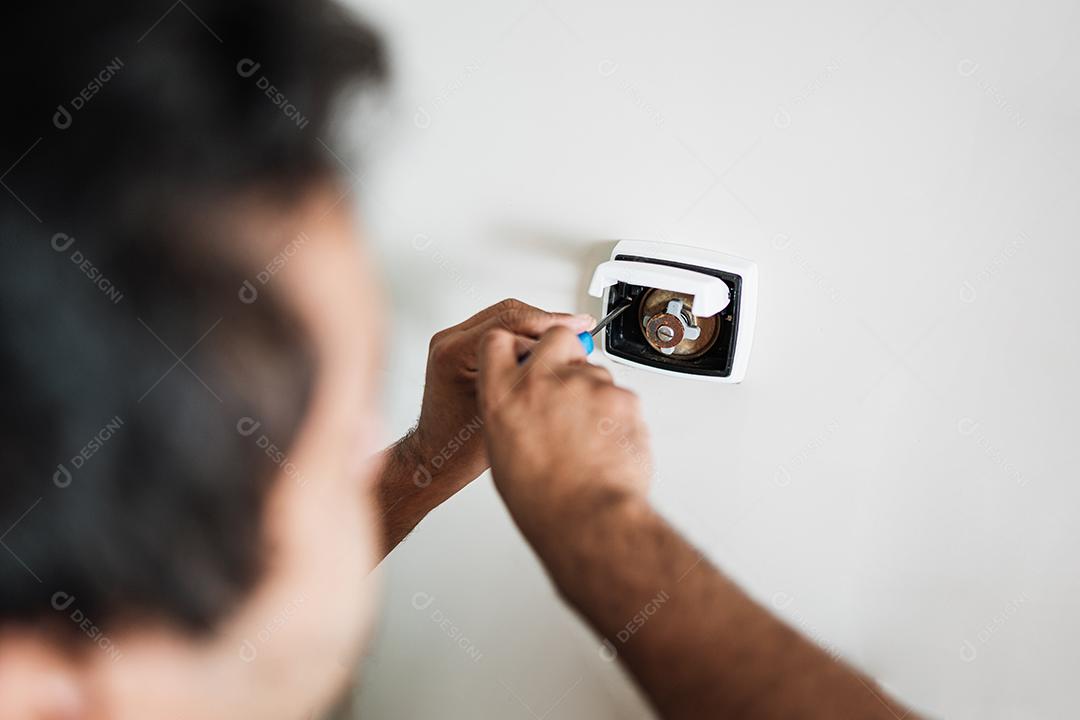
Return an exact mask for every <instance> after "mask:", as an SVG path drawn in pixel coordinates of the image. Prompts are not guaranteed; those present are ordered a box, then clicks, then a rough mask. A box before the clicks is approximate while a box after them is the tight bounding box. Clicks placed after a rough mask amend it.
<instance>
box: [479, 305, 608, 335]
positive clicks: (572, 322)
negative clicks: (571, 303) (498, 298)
mask: <svg viewBox="0 0 1080 720" xmlns="http://www.w3.org/2000/svg"><path fill="white" fill-rule="evenodd" d="M495 319H496V321H497V322H498V323H499V325H501V326H502V327H503V328H504V329H506V330H509V331H510V332H512V333H516V334H518V335H524V336H526V337H534V338H537V337H540V336H541V335H543V334H544V333H546V332H547V331H548V330H550V329H551V328H553V327H566V328H569V329H571V330H573V331H574V332H575V333H579V332H584V331H585V330H588V329H589V328H591V327H592V326H593V325H595V324H596V320H594V319H593V318H592V317H591V316H589V315H567V314H565V313H549V312H545V311H543V310H540V309H539V308H534V307H529V306H524V307H520V308H515V309H512V310H507V311H506V312H503V313H500V314H498V315H496V316H495Z"/></svg>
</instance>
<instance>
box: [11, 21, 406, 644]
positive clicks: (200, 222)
mask: <svg viewBox="0 0 1080 720" xmlns="http://www.w3.org/2000/svg"><path fill="white" fill-rule="evenodd" d="M4 15H5V17H4V20H3V22H2V23H0V59H2V64H3V66H4V68H5V70H4V76H5V82H4V96H5V108H4V112H3V113H2V115H3V120H2V131H0V248H2V253H3V254H2V257H0V328H2V335H0V338H2V339H0V387H2V390H3V392H2V394H0V406H2V408H0V418H2V420H0V624H2V623H5V622H29V623H34V622H46V623H50V624H57V622H56V621H57V619H58V618H59V619H61V620H64V618H63V617H62V614H70V613H71V608H77V609H78V610H79V612H80V613H81V617H85V618H87V619H88V620H89V621H90V622H91V623H92V624H93V625H94V626H95V627H98V628H108V627H112V626H115V625H116V624H119V623H122V622H128V621H136V620H140V619H148V620H155V621H159V620H163V621H166V622H170V623H173V624H175V625H177V626H180V627H182V628H184V629H186V630H189V631H192V632H199V631H206V630H210V629H212V628H213V627H215V626H216V624H217V623H218V622H220V620H221V619H222V617H223V616H224V614H225V613H227V612H228V611H229V610H230V609H233V608H234V607H235V606H236V604H237V603H238V602H239V601H240V600H241V599H242V598H244V597H245V595H246V594H247V593H248V592H250V590H251V589H252V587H253V586H254V584H255V583H256V582H257V580H258V579H259V577H260V572H261V571H262V569H263V567H264V566H265V560H266V553H267V546H266V543H265V538H264V536H263V506H264V500H265V497H266V494H267V491H268V488H269V487H270V481H271V479H272V478H273V477H275V476H276V474H281V473H282V472H283V469H282V465H283V464H284V463H283V455H282V454H281V451H278V452H276V453H271V452H268V445H269V444H270V443H272V444H273V445H274V446H275V447H276V448H284V449H285V450H286V451H287V448H288V446H289V443H290V442H291V441H292V439H293V436H294V434H295V432H296V430H297V428H298V427H299V423H300V421H301V419H302V416H303V413H304V410H305V408H306V404H307V399H308V394H309V391H310V387H311V383H312V379H313V377H314V373H315V371H316V368H315V360H314V358H313V355H312V353H311V352H310V349H309V346H308V342H307V339H306V337H305V331H304V327H303V325H302V324H301V323H300V322H299V320H298V319H297V318H296V317H295V316H294V315H293V313H292V311H291V309H290V308H291V306H290V305H289V304H288V303H286V302H285V301H284V300H283V299H282V298H281V297H280V295H281V293H280V290H279V289H278V287H277V285H275V283H274V282H273V279H272V277H264V278H262V281H260V279H258V269H257V267H256V268H254V269H253V267H249V263H248V262H247V261H245V260H243V259H242V258H244V257H246V255H245V253H243V252H238V250H237V245H238V244H240V243H243V242H244V240H243V239H242V237H240V235H239V234H236V233H233V232H231V231H230V228H235V227H236V226H237V225H236V223H234V222H218V221H217V220H216V219H215V218H220V217H228V216H229V214H230V210H231V208H233V207H234V206H235V207H238V206H239V205H238V203H239V200H238V199H239V198H242V197H245V196H250V194H251V193H252V192H257V193H263V194H265V195H267V196H272V197H273V198H274V199H275V202H276V203H277V202H288V201H289V200H293V199H298V198H299V197H300V196H301V195H302V194H303V192H304V191H305V190H310V188H311V187H312V184H313V183H315V182H318V181H320V180H323V179H326V178H328V177H331V176H332V175H333V174H334V172H335V163H336V162H337V160H336V159H335V157H334V156H333V154H332V153H331V151H330V150H329V147H330V145H329V138H328V132H329V129H330V127H329V126H330V120H331V117H332V114H333V112H334V107H335V104H336V103H337V101H338V100H339V98H340V97H341V96H342V94H343V92H344V91H345V90H347V89H351V88H354V87H364V86H368V85H371V84H375V83H378V82H380V81H382V80H383V78H384V77H385V75H386V62H385V54H384V51H383V48H382V45H381V42H380V40H379V38H378V36H377V35H376V33H375V32H374V31H373V30H372V29H371V28H370V27H369V26H367V25H366V24H364V23H363V22H361V21H360V20H358V19H356V18H354V17H352V16H350V15H348V14H347V13H346V12H345V11H343V10H342V9H340V8H339V7H338V6H337V5H336V4H335V3H333V2H329V1H327V0H307V1H302V2H297V1H296V0H237V1H235V2H215V1H213V0H183V1H182V2H179V3H174V2H172V0H156V1H153V2H146V1H145V0H120V1H118V2H110V3H101V4H98V3H61V2H56V1H55V0H37V1H36V2H33V3H16V4H15V5H14V6H12V7H11V8H9V9H7V10H5V12H4ZM300 251H302V248H300ZM266 260H267V261H270V260H272V258H266ZM251 265H254V263H251ZM245 281H246V282H245ZM256 427H257V428H258V429H257V431H255V432H253V430H255V428H256ZM59 624H60V625H62V626H71V625H72V623H70V622H68V621H66V620H64V622H63V623H59Z"/></svg>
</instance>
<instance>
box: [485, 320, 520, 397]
mask: <svg viewBox="0 0 1080 720" xmlns="http://www.w3.org/2000/svg"><path fill="white" fill-rule="evenodd" d="M517 342H518V338H516V337H515V336H514V334H513V333H510V332H507V331H505V330H491V331H489V332H488V333H486V334H485V335H484V337H483V339H482V340H481V341H480V352H479V365H480V377H479V380H478V383H477V391H478V393H479V400H480V406H481V407H485V406H487V407H490V406H491V404H493V403H494V402H498V401H499V399H501V398H502V397H504V396H505V395H506V394H507V393H508V392H509V391H510V389H511V388H512V387H513V386H514V383H515V381H516V379H517V375H518V372H519V368H518V361H517V359H518V353H517V350H516V349H515V348H516V346H517Z"/></svg>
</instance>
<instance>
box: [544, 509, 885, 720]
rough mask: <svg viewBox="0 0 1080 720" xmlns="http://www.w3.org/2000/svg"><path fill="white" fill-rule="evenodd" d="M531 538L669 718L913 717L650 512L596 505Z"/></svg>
mask: <svg viewBox="0 0 1080 720" xmlns="http://www.w3.org/2000/svg"><path fill="white" fill-rule="evenodd" d="M523 529H524V530H525V531H526V534H527V536H529V539H530V541H531V542H532V544H533V546H534V547H535V549H536V551H537V553H538V554H539V555H540V557H541V559H542V560H543V562H544V564H545V565H546V566H547V568H548V571H549V572H550V574H551V576H552V578H553V580H554V582H555V584H556V586H557V587H558V588H559V590H560V592H561V593H562V594H563V596H564V597H565V598H566V599H567V601H568V602H569V603H570V604H572V605H573V606H574V607H575V608H577V610H578V611H579V612H580V613H581V614H582V615H584V616H585V618H586V619H587V620H588V621H589V622H590V623H591V624H592V625H593V627H594V628H595V629H596V630H597V631H598V632H600V633H601V634H602V635H603V636H604V637H605V638H607V640H608V643H609V644H610V647H611V648H612V649H613V650H614V652H616V653H617V654H618V656H619V657H620V658H621V659H622V660H623V662H624V663H625V664H626V666H627V668H628V669H629V670H630V672H631V673H632V674H633V675H634V677H635V678H636V679H637V680H638V682H639V683H640V685H641V686H642V688H643V689H644V690H645V692H646V693H647V694H648V696H649V697H650V698H651V700H652V702H653V703H654V705H655V706H656V708H657V710H658V711H659V712H660V714H661V715H662V716H663V717H666V718H681V717H687V718H689V717H694V718H697V717H704V716H709V717H752V718H767V717H785V718H788V717H829V718H832V717H882V718H896V717H903V716H904V715H905V710H903V709H902V708H900V706H898V705H896V704H895V703H893V702H892V701H891V700H889V699H888V698H887V697H886V696H885V694H884V693H883V692H882V691H880V690H879V689H877V688H876V687H875V686H874V684H873V682H872V681H870V680H868V679H866V678H863V677H861V676H860V675H859V674H858V673H857V672H855V671H854V670H853V669H851V668H850V667H848V666H847V665H845V664H843V663H841V662H839V661H836V660H834V659H832V658H831V657H829V656H828V655H826V654H825V653H824V652H822V651H821V650H819V649H818V648H817V647H815V646H814V645H812V644H811V643H809V642H808V641H806V640H805V639H803V638H802V637H801V636H800V635H799V634H798V633H797V632H795V631H794V630H792V629H791V628H789V627H787V626H786V625H784V624H783V623H782V622H780V621H779V620H777V619H776V618H774V617H773V616H772V615H771V614H770V613H768V612H767V611H765V610H764V609H762V608H761V607H760V606H758V605H757V604H755V603H754V602H753V601H752V600H750V599H749V598H748V597H747V596H746V595H745V594H744V593H743V592H742V591H740V590H739V589H738V588H737V587H736V586H735V585H734V584H733V583H732V582H731V581H729V580H728V579H726V578H725V577H724V576H723V575H721V574H720V573H719V572H718V571H717V570H716V569H715V568H714V567H713V566H712V565H711V564H710V563H709V562H708V561H707V560H705V559H703V558H702V557H701V555H700V554H699V553H698V552H697V551H696V550H694V548H692V547H691V546H690V545H689V544H688V543H686V542H685V541H684V540H683V539H682V538H681V537H680V536H679V535H678V534H677V533H676V532H675V531H674V530H672V529H671V527H670V526H668V525H667V523H666V522H664V521H663V520H662V519H661V518H660V517H659V516H658V515H657V514H656V513H655V512H654V511H652V509H651V508H649V507H648V505H647V504H646V503H645V502H644V501H643V500H640V499H633V498H629V497H628V498H622V497H617V496H608V497H603V498H596V499H595V500H594V501H593V502H592V504H591V506H589V505H584V506H579V508H578V509H577V510H574V511H572V512H568V513H566V514H565V515H564V516H563V517H562V518H561V520H560V522H559V523H558V527H554V526H550V527H528V525H526V526H523Z"/></svg>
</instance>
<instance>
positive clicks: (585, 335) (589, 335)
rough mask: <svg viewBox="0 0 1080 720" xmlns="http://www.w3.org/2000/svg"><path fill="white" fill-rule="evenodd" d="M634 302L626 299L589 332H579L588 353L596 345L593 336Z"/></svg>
mask: <svg viewBox="0 0 1080 720" xmlns="http://www.w3.org/2000/svg"><path fill="white" fill-rule="evenodd" d="M633 304H634V302H633V300H629V299H628V300H626V301H624V303H623V304H622V305H620V306H619V307H617V308H615V309H614V310H612V311H611V312H609V313H608V314H607V315H605V316H604V317H603V318H601V319H600V322H598V323H596V326H595V327H593V329H592V330H589V331H588V332H580V333H578V336H577V339H578V341H579V342H580V343H581V347H583V348H585V354H586V355H589V354H590V353H592V351H593V349H594V348H595V347H596V346H595V344H594V343H593V336H594V335H596V333H598V332H600V331H601V330H603V329H604V328H605V327H607V326H608V325H610V324H611V321H612V320H614V319H615V318H617V317H619V315H621V314H622V313H623V311H625V310H626V308H628V307H630V306H631V305H633ZM531 354H532V353H531V352H527V353H525V354H524V355H522V356H521V357H519V358H518V365H520V364H521V363H523V362H525V361H526V360H528V359H529V355H531Z"/></svg>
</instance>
